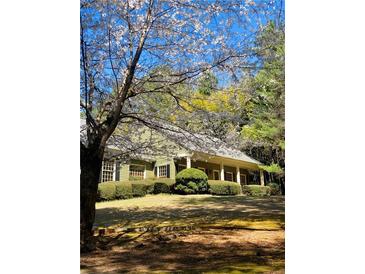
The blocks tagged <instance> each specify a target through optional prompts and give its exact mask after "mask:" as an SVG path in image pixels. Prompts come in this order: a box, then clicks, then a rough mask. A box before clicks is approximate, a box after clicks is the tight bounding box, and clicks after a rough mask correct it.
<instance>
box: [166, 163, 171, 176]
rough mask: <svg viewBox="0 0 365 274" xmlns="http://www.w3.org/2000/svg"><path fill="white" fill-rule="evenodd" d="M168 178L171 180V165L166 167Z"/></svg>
mask: <svg viewBox="0 0 365 274" xmlns="http://www.w3.org/2000/svg"><path fill="white" fill-rule="evenodd" d="M166 177H167V178H170V165H166Z"/></svg>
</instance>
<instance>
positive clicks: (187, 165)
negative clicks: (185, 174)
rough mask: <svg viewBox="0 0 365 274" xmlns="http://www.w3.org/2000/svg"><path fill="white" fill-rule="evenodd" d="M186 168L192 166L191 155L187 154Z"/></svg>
mask: <svg viewBox="0 0 365 274" xmlns="http://www.w3.org/2000/svg"><path fill="white" fill-rule="evenodd" d="M186 168H191V158H190V156H186Z"/></svg>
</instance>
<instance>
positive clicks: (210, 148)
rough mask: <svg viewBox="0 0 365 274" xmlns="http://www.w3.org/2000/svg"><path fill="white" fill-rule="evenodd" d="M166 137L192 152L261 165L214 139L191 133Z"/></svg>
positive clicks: (169, 134) (173, 134)
mask: <svg viewBox="0 0 365 274" xmlns="http://www.w3.org/2000/svg"><path fill="white" fill-rule="evenodd" d="M166 135H167V137H168V138H169V139H172V140H173V141H175V142H176V143H178V144H179V145H180V146H182V147H183V148H185V149H187V150H189V151H192V152H194V151H195V152H202V153H206V154H212V155H215V156H220V157H224V158H230V159H234V160H240V161H244V162H248V163H252V164H257V165H261V163H260V162H259V161H257V160H255V159H253V158H251V157H249V156H248V155H246V154H245V153H244V152H242V151H240V150H238V149H234V148H232V147H231V146H230V145H228V144H227V143H225V142H223V141H222V140H220V139H218V138H215V137H211V136H207V135H202V134H191V133H190V134H185V136H183V137H182V136H181V135H182V134H181V133H176V132H173V133H166ZM189 139H190V140H191V139H194V141H193V142H191V141H188V140H189Z"/></svg>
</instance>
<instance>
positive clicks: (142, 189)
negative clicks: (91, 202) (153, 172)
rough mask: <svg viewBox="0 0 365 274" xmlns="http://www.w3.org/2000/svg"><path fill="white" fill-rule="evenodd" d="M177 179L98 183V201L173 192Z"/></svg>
mask: <svg viewBox="0 0 365 274" xmlns="http://www.w3.org/2000/svg"><path fill="white" fill-rule="evenodd" d="M174 183H175V180H173V179H164V178H160V179H147V180H141V181H124V182H114V181H110V182H103V183H100V184H99V185H98V196H97V200H98V201H110V200H115V199H130V198H132V197H143V196H145V195H146V194H158V193H172V191H173V186H174Z"/></svg>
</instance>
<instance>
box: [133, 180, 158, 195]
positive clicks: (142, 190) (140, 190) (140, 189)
mask: <svg viewBox="0 0 365 274" xmlns="http://www.w3.org/2000/svg"><path fill="white" fill-rule="evenodd" d="M147 189H148V185H145V184H136V183H132V194H133V197H143V196H145V195H146V194H147ZM152 189H153V188H152Z"/></svg>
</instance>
